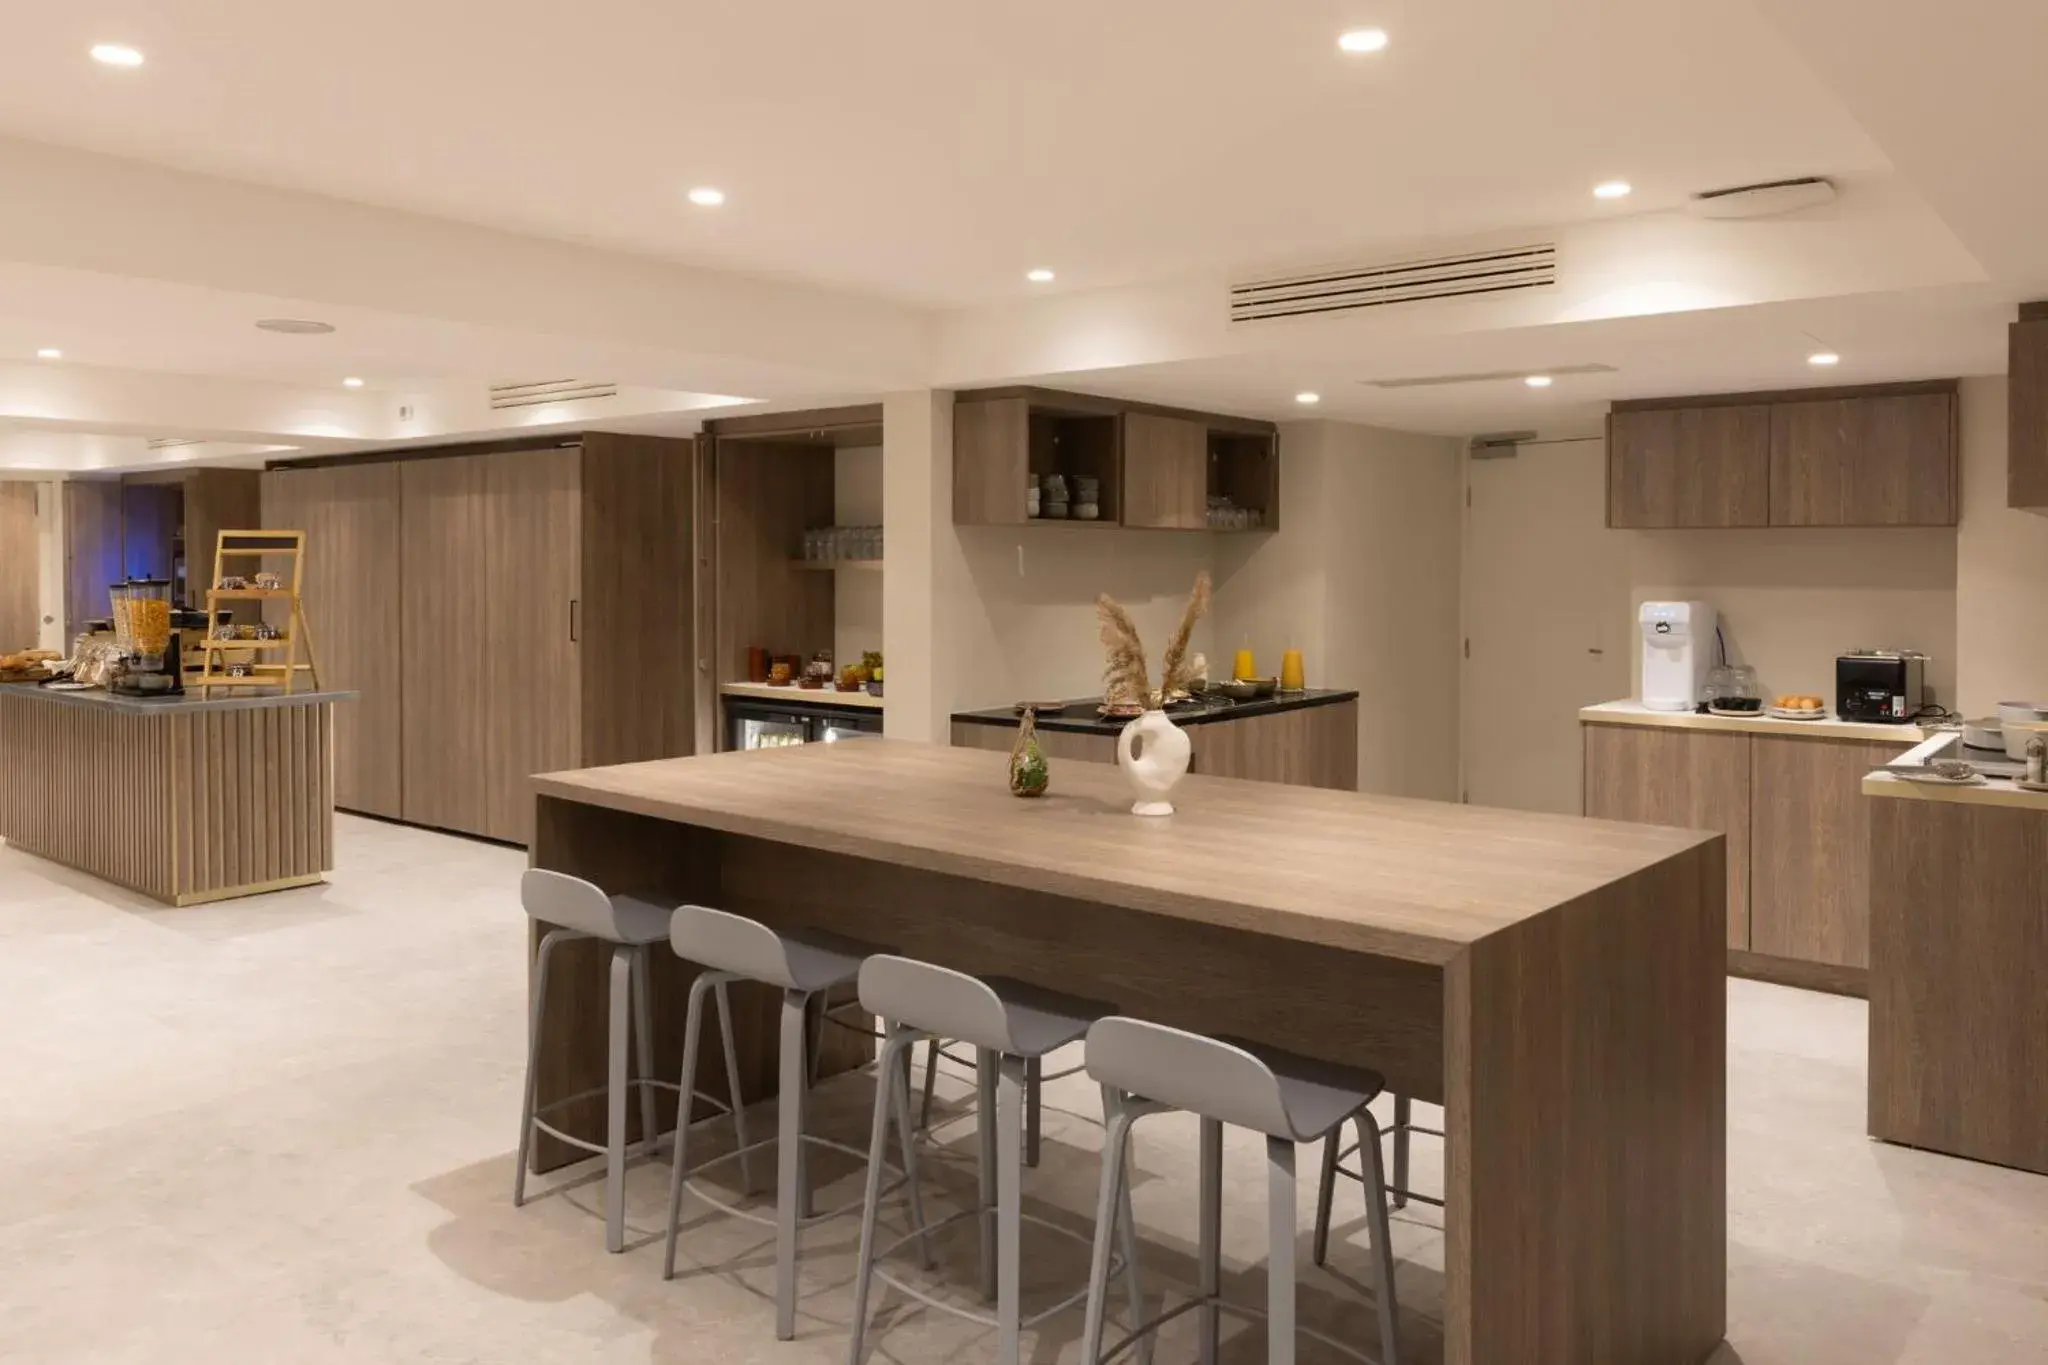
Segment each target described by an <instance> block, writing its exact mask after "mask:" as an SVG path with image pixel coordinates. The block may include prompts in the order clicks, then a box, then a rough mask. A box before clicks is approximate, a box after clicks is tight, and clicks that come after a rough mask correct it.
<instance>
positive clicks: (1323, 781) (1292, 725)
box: [1188, 701, 1358, 792]
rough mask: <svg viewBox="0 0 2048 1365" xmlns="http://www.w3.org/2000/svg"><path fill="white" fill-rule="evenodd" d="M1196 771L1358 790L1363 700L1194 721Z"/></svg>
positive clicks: (1190, 735)
mask: <svg viewBox="0 0 2048 1365" xmlns="http://www.w3.org/2000/svg"><path fill="white" fill-rule="evenodd" d="M1188 738H1189V739H1191V740H1193V741H1194V757H1193V760H1192V761H1191V763H1190V765H1189V767H1190V770H1191V771H1194V772H1198V773H1202V774H1204V775H1205V776H1208V777H1241V778H1244V779H1246V780H1247V781H1251V782H1283V783H1286V784H1287V785H1289V786H1294V787H1324V788H1328V789H1329V790H1331V791H1347V792H1351V791H1357V790H1358V703H1357V702H1355V701H1346V702H1335V703H1332V704H1330V705H1327V706H1305V707H1302V708H1301V709H1300V710H1295V711H1280V712H1276V713H1275V714H1273V715H1268V716H1252V717H1249V718H1247V719H1244V720H1227V721H1214V722H1211V723H1210V724H1208V725H1191V726H1189V727H1188Z"/></svg>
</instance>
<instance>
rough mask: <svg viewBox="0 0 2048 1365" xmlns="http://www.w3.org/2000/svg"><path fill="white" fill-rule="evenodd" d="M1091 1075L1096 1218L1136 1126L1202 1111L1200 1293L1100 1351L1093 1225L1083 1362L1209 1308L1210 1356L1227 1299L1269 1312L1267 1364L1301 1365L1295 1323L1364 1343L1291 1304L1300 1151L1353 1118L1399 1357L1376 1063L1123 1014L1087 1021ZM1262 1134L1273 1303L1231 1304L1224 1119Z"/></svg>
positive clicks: (1104, 1256) (1384, 1360)
mask: <svg viewBox="0 0 2048 1365" xmlns="http://www.w3.org/2000/svg"><path fill="white" fill-rule="evenodd" d="M1088 1074H1089V1075H1091V1076H1093V1077H1095V1078H1096V1079H1097V1080H1098V1081H1101V1082H1102V1084H1103V1086H1104V1089H1105V1093H1106V1094H1107V1095H1108V1097H1109V1102H1110V1119H1109V1140H1108V1144H1107V1145H1106V1146H1105V1147H1104V1149H1103V1164H1102V1193H1101V1198H1100V1201H1099V1202H1098V1204H1097V1206H1096V1207H1097V1216H1098V1217H1106V1216H1107V1214H1108V1211H1109V1210H1110V1209H1111V1207H1112V1206H1113V1201H1114V1200H1115V1198H1116V1197H1117V1191H1118V1189H1119V1188H1120V1187H1121V1186H1122V1185H1123V1184H1124V1183H1126V1180H1127V1177H1126V1176H1125V1173H1124V1172H1125V1167H1126V1165H1127V1164H1128V1162H1129V1153H1130V1137H1131V1127H1132V1125H1133V1124H1135V1123H1136V1122H1137V1121H1138V1120H1139V1119H1142V1118H1145V1117H1148V1116H1149V1115H1152V1114H1163V1113H1168V1112H1171V1111H1173V1110H1183V1111H1186V1112H1188V1113H1191V1114H1195V1115H1198V1116H1199V1117H1200V1118H1201V1120H1202V1167H1201V1187H1202V1188H1201V1213H1200V1220H1199V1221H1200V1236H1199V1242H1200V1262H1201V1266H1200V1273H1201V1286H1200V1290H1199V1293H1198V1294H1197V1296H1196V1298H1195V1299H1194V1300H1192V1301H1191V1302H1189V1303H1186V1304H1183V1305H1181V1306H1180V1307H1179V1308H1176V1309H1174V1310H1172V1311H1171V1312H1168V1313H1165V1314H1162V1315H1160V1316H1159V1317H1157V1318H1154V1319H1153V1320H1152V1321H1150V1322H1148V1323H1144V1324H1143V1325H1141V1326H1139V1327H1138V1328H1136V1329H1135V1330H1134V1331H1133V1332H1132V1333H1131V1334H1130V1335H1128V1336H1126V1337H1125V1338H1124V1339H1123V1340H1122V1341H1120V1342H1118V1343H1117V1344H1116V1345H1115V1346H1113V1347H1112V1348H1111V1349H1110V1351H1109V1352H1108V1354H1107V1355H1105V1354H1104V1352H1103V1349H1102V1331H1103V1325H1102V1319H1103V1312H1104V1300H1105V1298H1106V1297H1107V1295H1108V1292H1109V1255H1110V1244H1109V1241H1108V1238H1107V1236H1106V1234H1105V1232H1104V1230H1103V1228H1102V1227H1101V1226H1100V1225H1098V1227H1097V1228H1096V1233H1095V1255H1094V1259H1093V1262H1092V1264H1091V1267H1090V1270H1089V1277H1088V1322H1087V1327H1086V1329H1085V1332H1084V1334H1083V1336H1082V1351H1081V1359H1082V1360H1083V1361H1084V1362H1086V1365H1097V1362H1099V1361H1102V1360H1105V1359H1107V1358H1108V1357H1109V1356H1114V1355H1116V1354H1118V1353H1119V1352H1121V1351H1123V1350H1124V1349H1126V1348H1127V1347H1128V1346H1130V1345H1131V1344H1132V1342H1133V1341H1136V1340H1139V1339H1140V1338H1144V1337H1149V1336H1150V1335H1152V1334H1153V1333H1155V1332H1157V1331H1158V1330H1159V1328H1160V1327H1162V1326H1164V1325H1165V1324H1166V1323H1167V1322H1169V1321H1171V1320H1172V1319H1174V1318H1177V1317H1179V1316H1180V1315H1181V1314H1183V1313H1186V1312H1190V1311H1197V1310H1198V1311H1200V1313H1201V1315H1202V1330H1201V1359H1202V1361H1203V1365H1213V1362H1214V1361H1215V1360H1216V1359H1217V1355H1218V1352H1219V1350H1220V1349H1221V1331H1222V1327H1221V1321H1220V1314H1221V1312H1222V1311H1223V1310H1225V1309H1228V1310H1229V1311H1231V1312H1234V1313H1240V1314H1244V1315H1246V1316H1249V1317H1259V1316H1263V1317H1265V1319H1266V1360H1267V1362H1268V1365H1293V1361H1294V1342H1295V1334H1296V1332H1297V1330H1300V1331H1301V1332H1302V1333H1303V1334H1304V1335H1307V1336H1310V1337H1313V1338H1315V1339H1316V1340H1318V1341H1321V1342H1323V1343H1324V1344H1325V1345H1327V1346H1330V1347H1332V1348H1334V1349H1336V1350H1338V1351H1341V1352H1343V1353H1344V1354H1346V1355H1349V1356H1352V1357H1354V1358H1356V1359H1359V1360H1365V1359H1368V1357H1367V1356H1366V1355H1365V1354H1364V1353H1363V1352H1362V1351H1359V1350H1357V1349H1355V1348H1353V1347H1351V1346H1349V1345H1346V1344H1345V1343H1343V1342H1340V1341H1337V1340H1334V1339H1333V1338H1330V1337H1328V1336H1325V1335H1323V1334H1322V1333H1320V1332H1315V1331H1310V1330H1308V1329H1305V1328H1298V1325H1297V1323H1296V1322H1295V1314H1294V1288H1295V1285H1294V1234H1295V1222H1294V1155H1295V1146H1296V1144H1298V1143H1303V1142H1314V1141H1316V1140H1318V1139H1327V1140H1328V1141H1330V1142H1331V1143H1335V1142H1336V1140H1337V1137H1338V1135H1339V1133H1340V1131H1341V1130H1342V1128H1343V1125H1344V1122H1345V1120H1347V1119H1349V1120H1351V1121H1352V1122H1353V1123H1354V1124H1355V1125H1356V1127H1357V1129H1358V1140H1359V1150H1360V1151H1362V1152H1364V1153H1365V1154H1366V1156H1367V1162H1366V1165H1367V1169H1368V1171H1369V1172H1370V1179H1369V1180H1368V1182H1367V1190H1366V1198H1367V1209H1366V1212H1367V1214H1368V1222H1369V1223H1370V1225H1371V1228H1372V1249H1373V1278H1374V1281H1375V1284H1374V1294H1375V1297H1376V1298H1377V1300H1378V1305H1379V1323H1380V1362H1381V1365H1399V1359H1400V1355H1399V1351H1400V1347H1399V1344H1398V1342H1397V1340H1396V1337H1395V1303H1394V1256H1393V1246H1392V1242H1391V1240H1390V1236H1391V1234H1390V1229H1389V1228H1388V1225H1387V1199H1386V1182H1385V1180H1384V1178H1383V1175H1382V1171H1381V1168H1380V1139H1379V1125H1378V1124H1377V1123H1376V1122H1375V1121H1374V1119H1373V1117H1372V1113H1371V1111H1370V1110H1368V1109H1367V1108H1366V1106H1367V1105H1368V1104H1370V1103H1371V1102H1372V1101H1373V1099H1374V1098H1375V1097H1377V1096H1378V1095H1379V1094H1380V1092H1381V1091H1382V1090H1383V1089H1384V1088H1385V1082H1383V1081H1382V1080H1381V1078H1380V1077H1379V1076H1377V1075H1376V1074H1374V1073H1372V1072H1370V1071H1360V1070H1354V1069H1352V1068H1350V1067H1340V1066H1331V1065H1328V1064H1327V1063H1323V1062H1317V1061H1313V1060H1311V1059H1309V1058H1306V1057H1297V1056H1294V1055H1292V1054H1290V1053H1285V1052H1281V1051H1278V1050H1277V1049H1273V1048H1267V1047H1262V1046H1260V1045H1258V1044H1255V1043H1246V1042H1241V1041H1238V1040H1235V1039H1226V1038H1208V1037H1204V1036H1202V1035H1201V1034H1197V1033H1186V1032H1183V1031H1182V1030H1180V1029H1175V1028H1167V1027H1166V1026H1165V1025H1163V1024H1152V1023H1147V1022H1145V1021H1143V1020H1139V1019H1125V1018H1121V1017H1115V1018H1109V1019H1103V1020H1100V1021H1099V1022H1097V1023H1096V1024H1095V1025H1094V1026H1093V1027H1092V1028H1090V1029H1089V1030H1088ZM1226 1123H1228V1124H1233V1125H1235V1126H1237V1127H1239V1128H1249V1129H1251V1130H1252V1131H1253V1132H1257V1133H1264V1134H1265V1135H1266V1190H1267V1213H1266V1237H1267V1243H1268V1253H1267V1254H1268V1260H1267V1269H1266V1298H1267V1306H1266V1312H1265V1313H1264V1314H1263V1315H1262V1314H1259V1313H1258V1312H1256V1311H1255V1310H1253V1309H1249V1308H1245V1307H1242V1306H1239V1305H1234V1304H1229V1303H1226V1302H1225V1301H1224V1299H1223V1297H1222V1276H1223V1264H1222V1262H1223V1250H1222V1248H1223V1125H1224V1124H1226Z"/></svg>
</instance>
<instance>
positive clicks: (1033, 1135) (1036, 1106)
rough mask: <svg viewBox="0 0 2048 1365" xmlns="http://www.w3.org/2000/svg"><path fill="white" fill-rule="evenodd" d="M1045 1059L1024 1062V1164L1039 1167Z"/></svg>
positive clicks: (1043, 1115) (1042, 1128)
mask: <svg viewBox="0 0 2048 1365" xmlns="http://www.w3.org/2000/svg"><path fill="white" fill-rule="evenodd" d="M1044 1084H1045V1059H1044V1058H1042V1057H1033V1058H1032V1059H1031V1060H1030V1061H1028V1062H1026V1063H1025V1064H1024V1164H1025V1165H1026V1166H1029V1167H1031V1168H1032V1169H1033V1170H1037V1169H1038V1146H1039V1138H1040V1136H1041V1134H1042V1132H1043V1130H1044V1127H1045V1097H1044V1095H1043V1094H1042V1093H1041V1090H1042V1088H1043V1086H1044Z"/></svg>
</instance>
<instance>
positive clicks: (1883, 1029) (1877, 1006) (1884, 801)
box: [1864, 797, 2048, 1174]
mask: <svg viewBox="0 0 2048 1365" xmlns="http://www.w3.org/2000/svg"><path fill="white" fill-rule="evenodd" d="M1864 805H1865V806H1866V807H1867V808H1868V818H1869V824H1870V866H1871V874H1870V875H1871V883H1872V887H1871V943H1870V958H1871V961H1870V1132H1871V1135H1872V1136H1873V1137H1880V1138H1886V1139H1888V1140H1890V1141H1893V1142H1904V1143H1910V1144H1911V1145H1913V1146H1915V1147H1927V1148H1931V1149H1933V1150H1934V1151H1937V1152H1951V1153H1954V1154H1955V1155H1957V1156H1966V1157H1971V1158H1974V1159H1976V1160H1978V1161H1995V1162H1998V1163H2000V1164H2001V1165H2006V1166H2017V1167H2020V1168H2021V1169H2023V1170H2029V1171H2038V1172H2041V1173H2042V1174H2048V989H2043V983H2044V982H2048V811H2028V810H2012V809H2007V808H2003V807H1996V806H1978V805H1964V804H1961V803H1958V802H1949V801H1941V800H1938V799H1936V800H1914V799H1910V798H1903V797H1884V798H1875V797H1865V798H1864Z"/></svg>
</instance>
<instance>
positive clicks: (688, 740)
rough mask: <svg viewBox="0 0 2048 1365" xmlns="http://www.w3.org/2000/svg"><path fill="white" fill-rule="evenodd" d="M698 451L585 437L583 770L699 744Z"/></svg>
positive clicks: (682, 751)
mask: <svg viewBox="0 0 2048 1365" xmlns="http://www.w3.org/2000/svg"><path fill="white" fill-rule="evenodd" d="M696 460H697V456H696V453H695V449H694V447H693V444H692V443H691V442H689V441H675V440H667V439H664V438H661V437H654V436H616V435H610V434H607V433H602V432H591V433H589V434H587V435H585V436H584V438H583V521H582V539H583V568H582V595H581V599H580V600H581V602H582V608H581V623H580V628H581V631H582V636H583V639H584V640H585V641H588V642H590V643H588V644H586V645H585V646H584V648H583V651H582V654H583V676H582V684H581V685H582V694H583V735H582V753H583V763H584V765H585V766H587V767H598V766H601V765H605V764H611V763H630V762H634V761H637V760H640V759H649V758H679V757H683V756H686V755H689V754H693V753H697V752H698V751H699V748H698V738H697V725H696V709H697V693H698V684H699V676H698V672H697V667H696V662H697V657H698V654H699V648H698V634H697V630H698V624H697V621H698V617H697V611H696V596H697V586H698V584H697V563H696V561H697V559H698V558H699V556H698V555H697V554H695V553H693V550H694V531H693V527H694V524H695V522H696V520H697V507H696V497H695V485H696ZM828 463H829V460H828ZM706 543H707V544H708V540H707V542H706ZM814 576H817V575H814ZM704 640H705V643H706V644H709V636H708V635H707V636H706V637H704ZM705 681H706V682H709V681H710V680H709V679H706V680H705ZM706 690H707V691H708V692H709V693H710V694H711V695H712V709H713V710H714V711H715V710H716V707H717V703H716V690H717V689H716V688H715V687H707V689H706ZM711 747H713V746H709V745H707V746H705V752H709V750H710V748H711Z"/></svg>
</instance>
